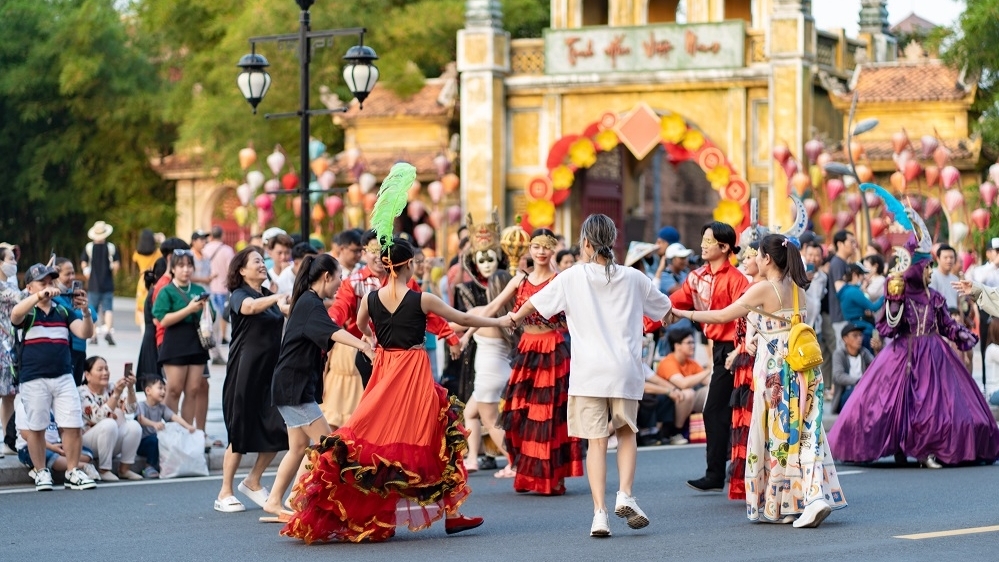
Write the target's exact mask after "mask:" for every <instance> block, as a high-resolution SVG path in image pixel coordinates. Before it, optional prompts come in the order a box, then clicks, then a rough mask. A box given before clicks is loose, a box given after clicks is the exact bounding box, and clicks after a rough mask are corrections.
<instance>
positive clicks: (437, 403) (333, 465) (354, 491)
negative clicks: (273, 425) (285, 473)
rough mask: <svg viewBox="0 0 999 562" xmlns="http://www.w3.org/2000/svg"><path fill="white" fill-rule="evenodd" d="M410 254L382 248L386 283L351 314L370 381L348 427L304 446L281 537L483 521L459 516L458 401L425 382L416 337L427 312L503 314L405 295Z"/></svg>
mask: <svg viewBox="0 0 999 562" xmlns="http://www.w3.org/2000/svg"><path fill="white" fill-rule="evenodd" d="M412 258H413V248H412V246H411V245H410V244H409V243H408V242H407V241H405V240H403V239H401V238H396V239H395V240H393V241H392V244H391V246H389V245H388V244H386V247H385V250H383V251H382V259H383V260H384V261H385V263H386V265H387V267H388V268H389V271H390V280H391V281H390V283H388V286H386V287H384V288H382V289H379V290H378V291H373V292H371V293H370V294H368V295H367V297H366V298H365V299H364V300H363V301H362V303H361V308H360V310H359V311H358V316H357V320H358V326H359V327H361V330H362V331H363V332H365V336H366V337H368V338H371V332H370V327H369V324H368V322H369V318H370V320H371V321H373V323H374V329H375V334H376V335H377V341H378V349H377V352H376V355H375V360H374V362H373V365H372V373H371V380H370V381H369V383H368V386H367V387H366V388H365V390H364V394H363V396H362V397H361V403H360V404H359V405H358V407H357V410H356V411H355V412H354V414H353V415H352V416H351V417H350V419H349V420H348V421H347V423H346V424H344V425H343V426H342V427H340V428H339V429H337V430H336V431H334V432H333V434H332V435H329V436H327V437H324V438H323V439H322V441H321V442H320V443H319V444H318V445H317V446H316V447H315V448H313V449H312V450H311V451H310V453H309V461H310V464H311V469H310V471H309V473H308V474H306V475H305V476H303V477H302V479H301V480H300V481H299V483H298V485H297V486H296V492H297V493H296V494H295V497H294V499H293V500H292V506H293V507H294V508H295V511H296V513H295V514H294V516H292V517H291V520H290V521H289V523H288V524H287V525H286V526H285V528H284V529H283V530H282V531H281V533H282V534H284V535H287V536H291V537H296V538H300V539H302V540H304V541H306V542H310V543H311V542H313V541H352V542H360V541H365V540H366V541H383V540H386V539H388V538H389V537H391V536H393V535H394V534H395V528H396V527H397V526H401V525H406V526H408V527H409V528H410V530H414V531H416V530H420V529H425V528H427V527H429V526H430V524H431V523H433V522H434V521H436V520H438V519H440V518H441V517H444V516H446V517H447V521H446V525H445V526H446V529H447V533H448V534H449V535H450V534H454V533H458V532H461V531H466V530H469V529H473V528H475V527H478V526H479V525H481V524H482V518H480V517H472V518H469V517H464V516H462V515H461V514H460V513H459V512H458V508H459V507H460V506H461V504H462V503H464V502H465V500H466V499H467V498H468V495H469V494H470V493H471V490H470V489H469V487H468V485H467V483H466V478H467V473H466V471H465V467H464V462H463V460H462V455H463V454H464V452H465V450H466V449H467V448H468V444H467V442H466V441H465V430H464V428H463V427H462V426H461V408H462V405H461V403H459V402H458V401H457V400H454V399H449V397H448V395H447V391H446V390H445V389H444V387H442V386H440V385H439V384H437V383H435V382H434V378H433V375H432V373H431V372H430V358H429V356H428V355H427V352H426V350H425V349H424V347H423V342H424V337H425V336H424V333H425V331H426V322H427V314H429V313H431V312H433V313H435V314H438V315H440V316H442V317H443V318H445V319H447V320H450V321H452V322H456V323H459V324H461V325H464V326H481V327H502V328H510V327H512V324H513V323H512V321H511V320H510V317H509V316H504V317H502V318H482V317H478V316H473V315H471V314H466V313H463V312H459V311H457V310H455V309H453V308H451V307H449V306H447V305H446V304H444V303H443V302H442V301H441V300H440V299H439V298H437V297H435V296H434V295H431V294H429V293H419V292H417V291H411V290H410V289H409V288H408V287H407V286H406V280H408V279H409V278H410V277H412V265H411V260H412Z"/></svg>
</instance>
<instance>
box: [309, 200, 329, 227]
mask: <svg viewBox="0 0 999 562" xmlns="http://www.w3.org/2000/svg"><path fill="white" fill-rule="evenodd" d="M325 218H326V209H323V205H322V204H321V203H316V204H315V205H313V206H312V222H315V223H318V222H321V221H322V220H323V219H325Z"/></svg>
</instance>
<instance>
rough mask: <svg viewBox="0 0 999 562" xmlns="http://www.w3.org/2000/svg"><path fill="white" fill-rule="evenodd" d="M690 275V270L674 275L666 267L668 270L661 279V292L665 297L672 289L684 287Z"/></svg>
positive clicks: (667, 267)
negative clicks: (678, 286)
mask: <svg viewBox="0 0 999 562" xmlns="http://www.w3.org/2000/svg"><path fill="white" fill-rule="evenodd" d="M688 274H690V270H689V269H684V270H683V271H681V272H680V273H673V270H672V269H670V268H669V266H666V270H665V271H663V276H662V277H661V278H660V279H659V292H661V293H662V294H664V295H668V294H669V293H670V289H672V288H673V287H675V286H677V285H680V286H682V285H683V282H684V281H686V280H687V275H688Z"/></svg>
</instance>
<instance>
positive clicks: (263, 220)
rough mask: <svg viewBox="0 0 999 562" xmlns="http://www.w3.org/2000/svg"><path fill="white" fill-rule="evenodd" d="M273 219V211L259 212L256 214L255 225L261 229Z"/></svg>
mask: <svg viewBox="0 0 999 562" xmlns="http://www.w3.org/2000/svg"><path fill="white" fill-rule="evenodd" d="M273 218H274V211H270V210H268V211H259V212H257V225H258V226H259V227H260V228H261V229H263V228H265V227H266V226H267V223H269V222H271V219H273Z"/></svg>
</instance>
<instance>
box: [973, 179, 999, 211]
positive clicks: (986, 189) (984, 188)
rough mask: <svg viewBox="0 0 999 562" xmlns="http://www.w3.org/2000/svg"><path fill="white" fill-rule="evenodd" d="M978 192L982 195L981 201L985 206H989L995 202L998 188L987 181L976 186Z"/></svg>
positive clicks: (998, 192) (998, 193) (998, 191)
mask: <svg viewBox="0 0 999 562" xmlns="http://www.w3.org/2000/svg"><path fill="white" fill-rule="evenodd" d="M978 193H980V194H981V195H982V202H984V203H985V206H986V207H991V206H992V204H993V203H995V202H996V195H999V188H997V187H996V184H994V183H992V182H990V181H987V182H984V183H982V185H980V186H978Z"/></svg>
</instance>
